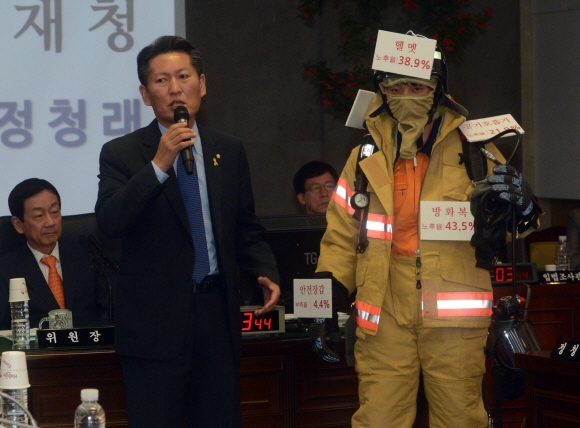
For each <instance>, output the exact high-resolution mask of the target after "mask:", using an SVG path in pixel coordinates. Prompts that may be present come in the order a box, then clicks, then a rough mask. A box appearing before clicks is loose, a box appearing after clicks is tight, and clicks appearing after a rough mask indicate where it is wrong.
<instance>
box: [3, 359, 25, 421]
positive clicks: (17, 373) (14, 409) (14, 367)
mask: <svg viewBox="0 0 580 428" xmlns="http://www.w3.org/2000/svg"><path fill="white" fill-rule="evenodd" d="M29 387H30V383H29V382H28V369H27V367H26V354H25V353H24V352H22V351H6V352H3V353H2V363H1V364H0V389H1V390H2V392H3V393H5V394H8V395H9V396H10V397H12V398H13V399H14V400H16V401H18V402H20V404H22V405H23V406H24V407H26V408H27V409H28V390H27V388H29ZM2 417H3V418H4V419H8V420H11V421H16V422H22V423H28V417H27V416H26V412H25V411H24V410H23V409H22V408H21V407H20V406H19V405H18V404H16V403H15V402H14V401H11V400H9V399H7V398H4V397H2Z"/></svg>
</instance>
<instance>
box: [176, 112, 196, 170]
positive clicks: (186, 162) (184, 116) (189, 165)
mask: <svg viewBox="0 0 580 428" xmlns="http://www.w3.org/2000/svg"><path fill="white" fill-rule="evenodd" d="M173 121H174V122H175V123H180V122H185V123H188V122H189V112H188V111H187V109H186V108H185V107H184V106H179V107H177V108H176V109H175V111H174V112H173ZM181 160H182V161H183V166H184V168H185V172H187V173H188V174H193V162H194V160H193V152H192V151H191V147H186V148H184V149H182V150H181Z"/></svg>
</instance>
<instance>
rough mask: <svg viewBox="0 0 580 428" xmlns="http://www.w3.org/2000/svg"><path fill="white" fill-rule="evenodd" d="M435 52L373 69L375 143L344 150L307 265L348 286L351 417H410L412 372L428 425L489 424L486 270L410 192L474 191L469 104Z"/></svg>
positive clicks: (369, 423)
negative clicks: (423, 63) (423, 62)
mask: <svg viewBox="0 0 580 428" xmlns="http://www.w3.org/2000/svg"><path fill="white" fill-rule="evenodd" d="M438 55H439V58H437V57H438ZM435 58H436V59H435V61H434V64H433V69H432V74H431V79H430V80H426V79H418V78H415V77H406V76H401V75H392V74H389V73H385V72H377V73H375V88H376V94H375V98H374V100H373V102H372V103H371V105H370V107H369V109H368V110H367V115H366V119H365V120H366V127H367V129H368V132H369V133H370V135H371V136H372V139H373V140H374V143H375V144H376V149H375V151H374V153H373V154H372V155H370V156H368V157H365V158H362V159H361V157H360V154H359V152H360V150H359V148H358V147H357V148H356V149H355V150H353V151H352V153H351V155H350V157H349V159H348V161H347V163H346V165H345V167H344V170H343V171H342V174H341V177H340V179H339V182H338V187H337V189H336V192H335V193H334V195H333V200H332V201H331V203H330V205H329V207H328V211H327V220H328V228H327V231H326V233H325V235H324V237H323V239H322V242H321V253H320V257H319V259H318V267H317V274H318V275H319V276H323V275H327V276H332V278H333V281H334V282H333V293H334V294H336V293H337V291H338V292H339V293H340V290H341V289H342V286H344V287H345V288H346V289H347V290H348V293H349V294H352V293H353V292H354V291H355V290H356V292H357V294H356V302H355V311H356V322H357V330H356V335H357V338H358V340H357V341H356V344H355V357H356V366H355V368H356V371H357V374H358V378H359V401H360V408H359V409H358V411H357V412H356V413H355V415H354V416H353V419H352V426H353V427H355V428H359V427H370V428H378V427H397V428H406V427H411V426H412V425H413V422H414V420H415V415H416V397H417V390H418V386H419V376H420V374H421V373H422V374H423V379H424V385H425V394H426V397H427V401H428V403H429V425H430V427H431V428H450V427H465V428H479V427H481V428H483V427H487V426H488V416H487V412H486V410H485V409H484V405H483V400H482V380H483V375H484V373H485V355H484V347H485V343H486V336H487V331H488V326H489V324H490V316H491V314H492V305H493V294H492V288H491V282H490V275H489V272H488V271H487V270H485V269H481V268H477V267H476V258H475V249H474V248H473V247H472V246H471V245H470V242H469V241H425V240H421V232H420V230H419V216H420V210H419V202H420V201H469V200H470V197H471V193H472V191H473V184H472V182H471V181H470V179H469V177H468V175H467V172H466V168H465V164H464V163H463V162H462V160H461V153H462V151H463V150H462V144H461V138H460V133H459V131H458V130H457V127H458V126H459V125H460V124H461V123H462V122H463V121H465V116H466V115H467V112H466V111H465V109H463V107H461V106H460V105H458V104H456V103H455V102H454V101H452V100H451V97H450V96H449V94H448V90H447V82H446V79H447V70H446V66H445V63H444V58H442V57H441V54H440V52H439V51H437V52H436V55H435ZM486 148H487V150H489V151H490V152H491V153H493V154H494V155H495V156H496V157H497V158H498V159H499V160H500V161H503V160H504V158H503V156H502V155H501V154H500V153H499V151H498V150H497V149H496V148H495V146H493V144H488V145H487V146H486ZM357 165H358V167H359V168H360V169H359V171H360V170H362V172H363V173H364V175H365V176H366V179H367V180H368V186H367V188H366V189H363V190H366V192H365V194H366V196H368V212H367V213H365V214H364V215H363V214H361V210H360V208H361V207H360V206H359V205H361V204H362V205H363V207H364V205H365V204H366V203H367V199H366V198H364V197H363V198H360V199H359V198H358V195H359V194H360V192H356V195H355V198H353V201H351V200H350V199H351V197H352V196H353V194H354V193H355V190H356V183H355V180H356V177H357ZM493 167H494V164H493V163H491V162H489V165H488V170H489V171H490V172H491V171H492V169H493ZM356 201H359V203H357V202H356ZM528 202H529V201H523V202H522V203H526V204H527V203H528ZM353 206H354V207H355V208H359V210H358V212H357V210H355V208H353ZM365 216H366V221H364V220H363V222H364V223H363V222H361V221H359V219H361V218H364V217H365ZM361 238H363V239H361ZM361 240H363V241H365V242H361ZM361 243H362V244H363V245H361ZM357 248H358V250H357ZM343 291H344V290H343ZM345 294H346V292H345ZM333 301H334V298H333Z"/></svg>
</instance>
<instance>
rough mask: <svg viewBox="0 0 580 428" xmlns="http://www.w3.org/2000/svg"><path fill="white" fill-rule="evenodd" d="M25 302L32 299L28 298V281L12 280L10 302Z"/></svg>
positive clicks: (22, 279) (21, 279)
mask: <svg viewBox="0 0 580 428" xmlns="http://www.w3.org/2000/svg"><path fill="white" fill-rule="evenodd" d="M24 300H30V297H28V289H27V288H26V280H25V279H24V278H12V279H11V280H10V294H9V296H8V301H9V302H22V301H24Z"/></svg>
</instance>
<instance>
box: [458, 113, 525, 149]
mask: <svg viewBox="0 0 580 428" xmlns="http://www.w3.org/2000/svg"><path fill="white" fill-rule="evenodd" d="M459 129H460V130H461V132H463V135H465V138H467V141H469V142H472V143H475V142H477V141H483V140H487V139H489V138H491V137H493V136H494V135H497V134H499V133H501V132H503V131H507V130H508V129H515V130H516V131H518V132H519V133H520V134H523V133H524V130H523V128H522V127H521V126H520V125H519V124H518V123H517V122H516V120H515V119H514V118H513V116H512V115H511V114H502V115H501V116H493V117H486V118H484V119H476V120H467V121H465V122H463V123H462V124H461V125H459ZM514 135H516V134H515V133H508V134H506V135H502V137H501V138H503V137H513V136H514Z"/></svg>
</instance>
